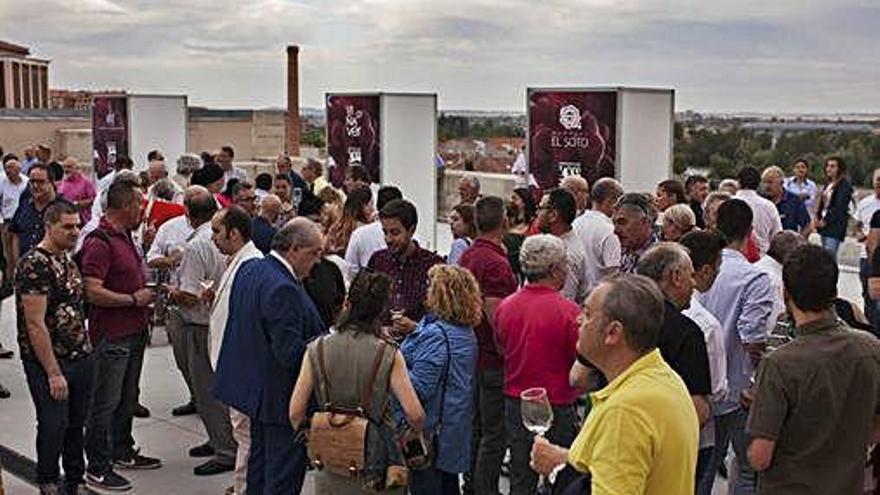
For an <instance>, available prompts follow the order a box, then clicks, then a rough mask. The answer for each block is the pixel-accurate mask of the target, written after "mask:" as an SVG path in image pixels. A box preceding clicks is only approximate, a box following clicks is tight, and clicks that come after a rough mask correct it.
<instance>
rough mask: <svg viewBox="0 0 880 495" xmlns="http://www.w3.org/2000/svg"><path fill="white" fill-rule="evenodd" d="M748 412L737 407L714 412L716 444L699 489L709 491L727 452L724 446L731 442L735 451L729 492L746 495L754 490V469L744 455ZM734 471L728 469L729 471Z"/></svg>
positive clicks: (755, 488) (747, 444)
mask: <svg viewBox="0 0 880 495" xmlns="http://www.w3.org/2000/svg"><path fill="white" fill-rule="evenodd" d="M748 418H749V412H748V411H746V410H744V409H742V408H739V409H737V410H735V411H731V412H729V413H727V414H722V415H721V416H715V448H714V450H713V451H712V458H711V459H710V460H709V466H708V468H707V469H706V470H705V472H704V473H703V478H702V479H701V480H700V487H699V490H700V493H712V485H713V484H714V483H715V473H717V472H718V468H719V467H720V466H721V464H722V463H723V462H724V458H725V456H727V447H728V446H729V445H730V444H731V443H733V452H734V453H735V454H736V467H737V469H736V472H737V476H736V477H735V480H734V482H733V483H732V487H731V491H730V492H729V493H730V495H747V494H752V493H755V492H756V491H757V477H758V476H757V473H755V470H753V469H752V467H751V466H750V465H749V459H748V456H747V455H746V454H747V452H748V448H749V436H748V434H747V433H746V421H747V420H748ZM732 474H733V473H731V475H732Z"/></svg>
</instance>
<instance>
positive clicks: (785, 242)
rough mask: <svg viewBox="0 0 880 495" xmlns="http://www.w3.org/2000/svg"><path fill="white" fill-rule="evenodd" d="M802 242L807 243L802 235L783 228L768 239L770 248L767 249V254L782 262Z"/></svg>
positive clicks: (802, 243)
mask: <svg viewBox="0 0 880 495" xmlns="http://www.w3.org/2000/svg"><path fill="white" fill-rule="evenodd" d="M804 244H807V240H806V239H804V236H802V235H800V234H798V233H797V232H793V231H791V230H783V231H782V232H777V233H776V235H774V236H773V238H772V239H770V248H769V249H768V250H767V256H769V257H771V258H773V259H774V260H776V261H777V262H779V264H783V263H785V258H788V255H789V254H791V253H792V252H793V251H794V250H795V249H797V248H799V247H801V246H803V245H804Z"/></svg>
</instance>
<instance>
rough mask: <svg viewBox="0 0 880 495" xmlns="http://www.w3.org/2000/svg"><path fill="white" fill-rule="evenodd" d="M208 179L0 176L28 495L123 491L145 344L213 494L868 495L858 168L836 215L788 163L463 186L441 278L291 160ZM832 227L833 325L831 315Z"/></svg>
mask: <svg viewBox="0 0 880 495" xmlns="http://www.w3.org/2000/svg"><path fill="white" fill-rule="evenodd" d="M0 154H2V153H0ZM234 158H235V152H234V149H233V148H232V147H231V146H224V147H223V148H222V149H221V150H220V151H218V152H217V153H216V154H213V153H209V152H206V153H202V154H201V155H193V154H187V155H184V156H181V157H180V158H179V160H178V161H177V163H176V170H175V173H174V174H171V173H170V172H169V170H168V168H167V166H166V163H165V160H164V157H163V156H162V154H161V152H160V151H158V150H156V151H153V152H151V153H150V154H149V156H148V157H147V162H146V167H143V168H144V172H142V173H140V174H138V173H135V172H133V171H132V169H133V168H134V163H133V161H132V160H131V159H128V158H124V157H121V158H119V159H118V160H117V162H116V164H115V166H114V169H113V170H112V171H110V173H109V174H107V175H105V176H103V177H101V178H100V179H99V180H98V181H97V182H96V183H95V182H92V180H91V178H90V177H89V176H88V175H87V174H86V173H84V172H83V170H82V168H81V167H80V166H79V165H78V164H77V162H76V160H75V159H72V158H67V159H65V160H62V161H61V162H54V161H52V160H51V153H50V150H46V149H45V148H44V147H43V148H39V149H38V150H37V152H34V150H26V152H25V154H24V158H23V159H20V158H19V157H18V156H16V155H14V154H6V155H3V168H4V172H5V177H3V178H2V179H0V212H2V215H3V220H4V222H3V230H2V241H3V243H2V244H3V254H4V257H5V262H6V264H5V267H4V271H3V273H4V275H5V279H4V280H5V282H4V287H5V289H4V290H5V291H6V293H7V294H9V293H10V292H14V294H15V302H16V321H17V328H18V345H19V354H20V357H21V360H22V363H23V369H24V374H25V376H26V379H27V385H28V389H29V391H30V394H31V396H32V399H33V403H34V406H35V409H36V417H37V435H36V447H37V448H36V451H37V481H38V483H39V485H40V491H41V493H45V494H56V493H63V494H77V493H85V492H83V491H82V489H83V487H85V486H86V485H88V486H90V487H92V488H97V489H102V490H110V491H127V490H130V489H131V488H132V483H131V480H130V479H129V476H128V475H127V474H120V473H122V472H125V471H130V470H138V469H159V468H161V466H162V461H161V460H160V459H158V458H155V457H151V456H149V455H148V454H149V452H144V451H142V450H141V449H140V448H139V447H138V443H137V439H136V438H135V435H134V433H133V431H132V424H133V421H134V420H133V418H134V417H136V416H145V415H149V414H150V411H149V410H148V409H147V408H145V407H144V406H143V405H141V404H142V401H141V390H140V382H141V372H142V368H143V361H144V353H145V349H146V347H147V346H148V345H149V343H150V340H151V332H152V329H153V328H154V327H155V326H159V325H161V326H164V328H165V331H166V332H167V335H168V340H169V342H170V344H171V347H172V351H173V356H174V361H175V363H176V366H177V368H178V369H179V371H180V375H181V378H182V379H183V382H184V383H185V384H186V389H187V396H185V397H181V404H180V405H179V406H178V407H176V408H174V410H173V411H172V414H173V415H175V416H180V415H190V414H195V415H198V417H199V419H200V420H201V422H202V423H203V425H204V431H205V434H206V437H207V438H206V441H205V442H204V443H202V444H200V445H194V446H190V448H189V450H188V455H189V456H191V457H194V458H204V459H205V460H204V461H203V462H202V463H201V464H199V465H197V466H195V467H194V469H193V474H194V475H195V476H211V475H217V474H220V473H228V472H233V473H234V474H233V478H232V479H233V484H232V485H231V486H230V487H229V488H228V490H227V493H231V494H232V493H234V494H239V495H243V494H251V495H253V494H259V495H263V494H291V493H300V491H301V490H302V487H303V483H304V480H305V476H306V473H307V471H308V470H313V471H314V478H315V486H316V489H317V491H318V493H328V494H346V493H371V492H377V491H378V492H389V493H412V494H415V495H421V494H458V493H467V494H478V495H484V494H485V495H488V494H497V493H499V489H500V480H501V478H502V477H503V476H507V477H509V487H510V488H509V492H510V493H511V494H513V495H521V494H522V495H525V494H531V493H536V492H537V491H539V490H543V491H544V492H545V493H597V494H621V493H644V494H650V495H670V494H690V493H697V494H711V493H712V490H713V487H714V485H715V484H716V482H717V477H718V476H719V473H720V474H721V475H722V476H724V477H726V478H727V479H728V483H729V488H730V492H729V493H732V494H737V495H739V494H748V493H761V494H774V495H775V494H787V493H791V494H802V493H821V494H831V493H835V494H836V493H861V492H862V491H863V490H864V489H865V487H866V486H868V485H866V466H870V465H876V463H875V462H874V461H875V456H874V454H873V451H872V450H871V449H872V447H873V444H874V443H875V442H876V441H878V440H880V428H878V427H877V426H876V425H877V424H880V422H877V416H876V413H877V411H878V410H880V342H878V341H877V338H876V335H878V334H880V332H878V330H877V329H878V328H880V316H878V314H877V305H876V304H875V301H876V300H880V249H877V246H878V244H880V169H878V172H877V173H875V174H874V190H873V192H872V193H871V194H869V195H867V196H866V197H865V198H863V199H861V200H860V201H858V202H857V204H855V207H851V205H852V204H854V203H855V202H854V199H853V195H854V191H853V187H852V186H851V185H850V183H849V182H848V180H847V178H846V166H845V163H844V161H843V160H842V159H841V158H839V157H831V158H829V159H828V160H827V162H826V164H825V171H826V181H825V184H824V186H822V187H819V186H817V185H816V183H814V182H813V181H812V180H810V179H809V178H808V177H807V171H808V169H809V167H808V164H807V163H806V162H804V161H802V160H801V161H798V162H797V163H795V164H794V165H793V167H792V171H793V175H792V176H791V177H785V172H784V171H783V170H782V169H781V168H779V167H769V168H767V169H766V170H764V171H759V170H758V169H756V168H754V167H750V166H747V167H743V168H742V169H741V170H740V172H739V174H738V176H737V177H736V179H728V180H725V181H722V183H721V184H719V185H718V188H717V190H716V191H711V187H710V186H711V184H710V181H709V180H707V179H706V178H705V177H701V176H690V177H687V178H686V180H685V181H684V182H679V181H677V180H673V179H670V180H665V181H663V182H661V183H660V184H658V185H657V189H656V192H655V193H645V192H641V191H627V190H625V188H624V185H623V184H621V183H620V182H618V181H617V180H615V179H613V178H603V179H599V180H598V181H596V182H595V183H594V184H588V183H587V181H586V180H584V179H583V178H581V177H574V176H571V177H566V178H565V179H564V180H562V181H561V182H560V185H559V187H558V188H556V189H552V190H547V191H539V190H537V189H536V188H534V187H523V188H517V189H515V190H514V191H513V192H512V194H511V196H510V197H509V198H502V197H497V196H491V195H485V196H484V195H482V194H481V192H480V182H479V180H477V179H476V177H470V176H468V177H465V178H464V179H462V182H461V185H460V187H459V195H460V204H457V205H455V206H454V207H453V208H452V210H451V212H450V217H449V218H450V228H451V231H452V235H453V242H452V245H451V249H450V252H449V253H448V256H442V255H440V254H438V253H435V252H433V251H431V250H428V249H426V248H425V247H423V245H422V244H421V243H420V242H419V239H418V236H417V235H416V230H417V225H418V222H419V221H430V222H433V221H434V219H433V218H429V219H424V218H421V219H420V218H419V214H418V211H417V207H416V205H415V203H417V201H416V200H417V198H410V199H409V200H408V199H406V198H405V191H401V190H399V189H398V188H396V187H394V186H393V185H383V186H381V187H378V188H377V189H374V187H375V186H374V187H371V183H370V178H369V175H368V174H367V173H366V171H365V170H364V169H363V168H361V167H358V166H353V167H350V168H349V169H348V170H347V173H346V177H345V182H344V185H343V187H341V188H340V189H336V188H334V187H333V186H332V185H330V184H328V183H327V181H326V180H325V179H324V176H325V171H324V169H323V165H322V163H321V162H320V161H317V160H308V161H307V162H306V164H305V165H304V166H303V167H301V169H300V170H295V169H294V164H293V161H292V160H291V158H290V157H288V156H285V155H282V156H279V157H278V159H277V160H276V163H275V173H273V174H270V173H261V174H259V175H257V176H256V177H253V178H251V177H249V176H248V174H246V173H245V172H244V171H243V170H241V169H240V168H238V167H237V166H236V165H235V161H234ZM57 169H60V170H61V172H60V174H59V173H58V171H57ZM851 210H852V211H854V213H853V214H852V215H851ZM851 216H855V231H856V237H857V240H858V241H860V242H862V243H863V253H862V261H861V264H862V266H861V278H862V283H863V295H864V298H863V299H864V300H863V301H860V304H856V303H855V302H854V301H847V300H844V299H842V298H840V297H838V294H837V285H838V276H839V270H838V264H837V258H836V256H837V252H838V250H839V248H840V245H841V243H842V241H843V239H844V238H845V237H846V236H847V234H848V233H849V231H850V227H849V225H850V218H851ZM813 233H817V234H818V235H819V238H820V239H821V246H819V245H815V244H810V242H809V241H808V237H809V236H810V235H811V234H813ZM862 308H863V309H862ZM0 352H2V354H0V357H6V358H8V357H11V355H12V352H11V351H8V350H5V349H2V351H0ZM535 390H539V391H540V393H541V394H542V397H544V399H543V400H544V401H545V402H546V407H547V409H548V411H547V418H548V419H547V420H546V421H545V422H544V423H542V424H540V425H537V427H536V426H535V424H534V418H533V417H532V416H531V413H529V415H528V417H527V415H526V412H525V411H526V409H525V406H526V402H527V400H528V401H531V400H532V399H531V397H532V395H533V394H534V391H535ZM0 393H2V394H4V395H5V396H8V395H9V392H8V391H7V390H5V389H2V387H0ZM527 396H528V397H529V398H528V399H526V397H527ZM340 418H342V419H340ZM359 425H360V426H359ZM360 427H362V429H361V430H357V428H360ZM321 428H324V429H323V430H322V429H321ZM343 430H344V431H343ZM356 430H357V431H356ZM328 431H331V433H334V434H336V435H338V436H335V437H332V438H336V439H340V438H348V439H349V440H350V441H349V442H348V443H345V444H342V443H335V444H332V443H331V444H330V445H327V444H325V443H321V442H326V441H328V440H327V438H328V437H327V436H326V435H330V433H327V432H328ZM535 432H538V434H537V435H536V434H535ZM343 434H345V435H349V436H346V437H342V436H341V435H343ZM358 435H360V436H358ZM352 439H353V440H352ZM337 441H338V440H337ZM334 449H335V450H334ZM731 450H732V454H731ZM342 451H344V452H345V455H351V456H352V457H350V459H349V458H346V459H348V460H346V461H345V463H348V462H350V464H345V465H344V466H343V467H342V469H341V470H339V469H335V465H334V464H333V462H334V461H333V460H332V459H331V458H330V457H332V456H336V455H343V454H339V452H342ZM334 452H335V453H334ZM59 462H60V464H61V466H63V473H64V474H63V476H61V469H60V467H59ZM869 478H870V477H869ZM867 481H868V484H870V482H871V481H872V480H870V479H868V480H867Z"/></svg>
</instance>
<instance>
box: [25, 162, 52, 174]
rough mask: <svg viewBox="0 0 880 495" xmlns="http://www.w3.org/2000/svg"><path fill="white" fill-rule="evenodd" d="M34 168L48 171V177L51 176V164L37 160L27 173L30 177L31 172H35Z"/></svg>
mask: <svg viewBox="0 0 880 495" xmlns="http://www.w3.org/2000/svg"><path fill="white" fill-rule="evenodd" d="M34 170H42V171H43V172H46V177H51V172H49V166H48V165H46V164H45V163H43V162H36V163H34V164H33V165H31V168H30V169H28V173H27V175H28V178H30V177H31V172H33V171H34Z"/></svg>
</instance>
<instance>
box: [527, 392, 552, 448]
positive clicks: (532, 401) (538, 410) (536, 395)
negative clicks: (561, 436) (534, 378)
mask: <svg viewBox="0 0 880 495" xmlns="http://www.w3.org/2000/svg"><path fill="white" fill-rule="evenodd" d="M519 398H520V413H521V414H522V421H523V426H525V427H526V429H527V430H529V431H530V432H532V433H534V434H535V435H538V436H542V437H543V436H544V435H546V434H547V431H549V430H550V427H551V426H553V407H551V406H550V400H549V399H548V398H547V389H545V388H543V387H535V388H530V389H527V390H524V391H523V392H522V393H520V394H519Z"/></svg>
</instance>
